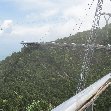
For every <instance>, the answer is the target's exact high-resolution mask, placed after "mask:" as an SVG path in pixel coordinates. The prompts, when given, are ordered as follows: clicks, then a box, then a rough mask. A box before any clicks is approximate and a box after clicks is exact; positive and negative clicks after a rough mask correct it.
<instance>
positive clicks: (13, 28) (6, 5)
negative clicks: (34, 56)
mask: <svg viewBox="0 0 111 111" xmlns="http://www.w3.org/2000/svg"><path fill="white" fill-rule="evenodd" d="M92 1H94V2H93V5H92V6H91V9H90V10H89V7H90V4H91V3H92ZM96 4H97V0H0V27H2V28H3V30H0V41H1V42H0V52H1V54H0V59H4V58H5V57H6V56H8V55H10V54H11V53H12V52H15V51H19V50H20V48H21V45H20V44H19V43H20V42H21V41H37V42H43V41H53V40H56V39H57V38H62V37H66V36H69V35H70V34H75V33H77V31H78V28H79V26H80V24H81V22H82V23H83V24H82V25H81V28H80V30H79V31H83V30H87V29H90V28H91V26H92V20H93V16H94V13H95V10H96ZM103 12H111V2H110V0H104V5H103ZM86 14H87V15H86ZM104 23H105V22H104V19H101V25H104ZM76 24H78V25H77V26H76ZM73 29H74V30H73Z"/></svg>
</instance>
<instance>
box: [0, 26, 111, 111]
mask: <svg viewBox="0 0 111 111" xmlns="http://www.w3.org/2000/svg"><path fill="white" fill-rule="evenodd" d="M98 32H100V33H99V34H98V38H97V44H103V45H107V44H110V43H111V41H110V40H111V29H110V28H109V38H107V39H106V28H105V27H104V28H103V29H99V30H98ZM89 33H90V31H85V32H81V33H77V34H76V35H74V36H70V37H68V38H64V39H60V40H57V41H56V43H64V42H66V43H72V42H74V43H76V44H86V39H87V38H86V37H87V36H89V35H88V34H89ZM84 49H85V48H84V47H82V46H78V47H68V46H67V45H66V46H57V45H46V46H39V47H34V48H33V47H23V48H22V49H21V51H20V52H17V53H13V54H12V55H11V56H8V57H6V59H5V60H3V61H1V62H0V109H3V111H50V110H51V108H53V107H55V106H57V105H59V104H60V103H62V102H63V101H65V100H67V99H69V98H70V97H71V96H74V95H75V94H76V90H77V89H76V87H77V83H78V78H79V74H80V72H81V65H82V60H83V57H84ZM110 71H111V50H106V49H95V52H94V56H93V58H92V60H91V66H90V71H89V75H88V76H87V79H86V84H87V86H89V85H90V84H92V83H94V82H95V81H96V80H98V79H99V78H101V77H103V76H104V75H106V74H108V73H109V72H110ZM95 104H96V105H95V111H109V108H110V107H111V88H110V87H109V88H108V89H107V90H106V91H105V92H104V93H103V94H102V95H101V96H100V98H98V100H97V102H95Z"/></svg>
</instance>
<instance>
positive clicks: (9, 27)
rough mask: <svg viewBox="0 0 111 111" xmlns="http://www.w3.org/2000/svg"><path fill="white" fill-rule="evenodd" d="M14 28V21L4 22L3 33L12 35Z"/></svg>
mask: <svg viewBox="0 0 111 111" xmlns="http://www.w3.org/2000/svg"><path fill="white" fill-rule="evenodd" d="M12 26H13V21H12V20H4V21H3V23H2V25H1V27H2V29H3V30H2V31H1V32H2V33H11V31H12Z"/></svg>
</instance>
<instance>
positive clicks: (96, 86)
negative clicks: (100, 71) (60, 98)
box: [52, 73, 111, 111]
mask: <svg viewBox="0 0 111 111" xmlns="http://www.w3.org/2000/svg"><path fill="white" fill-rule="evenodd" d="M110 84H111V73H109V74H108V75H106V76H104V77H103V78H101V79H99V80H98V81H97V82H95V83H93V84H92V85H90V86H89V87H87V88H86V89H84V90H83V91H81V92H80V93H78V94H77V95H75V96H73V97H71V98H70V99H69V100H67V101H65V102H63V103H62V104H61V105H59V106H57V107H56V108H54V109H53V110H52V111H84V110H85V109H86V108H88V107H89V106H90V105H91V104H92V103H93V102H94V101H95V100H96V99H97V98H98V97H99V95H100V94H101V93H102V92H103V91H104V90H105V89H106V88H107V87H108V86H109V85H110Z"/></svg>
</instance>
